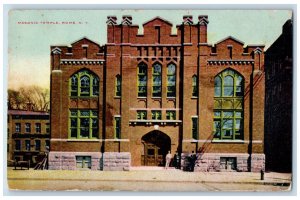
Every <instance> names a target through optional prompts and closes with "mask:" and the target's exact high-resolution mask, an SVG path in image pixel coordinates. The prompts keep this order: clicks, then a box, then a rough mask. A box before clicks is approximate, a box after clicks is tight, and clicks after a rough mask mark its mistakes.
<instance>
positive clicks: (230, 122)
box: [214, 110, 243, 139]
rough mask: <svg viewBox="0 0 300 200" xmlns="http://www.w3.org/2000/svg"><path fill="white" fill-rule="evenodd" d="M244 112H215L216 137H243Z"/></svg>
mask: <svg viewBox="0 0 300 200" xmlns="http://www.w3.org/2000/svg"><path fill="white" fill-rule="evenodd" d="M242 119H243V118H242V112H241V111H233V110H224V111H223V110H222V111H215V112H214V132H215V138H219V139H242V137H241V136H242Z"/></svg>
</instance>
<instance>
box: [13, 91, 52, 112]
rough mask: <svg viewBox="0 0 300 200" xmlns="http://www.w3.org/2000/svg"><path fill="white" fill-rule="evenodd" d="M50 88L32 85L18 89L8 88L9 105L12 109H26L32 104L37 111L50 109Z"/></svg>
mask: <svg viewBox="0 0 300 200" xmlns="http://www.w3.org/2000/svg"><path fill="white" fill-rule="evenodd" d="M49 96H50V94H49V89H45V88H41V87H40V86H36V85H32V86H26V87H21V88H19V89H18V90H12V89H9V90H8V107H9V108H10V109H26V108H27V106H28V105H29V104H30V105H31V106H32V109H33V110H35V111H48V110H49V105H50V104H49Z"/></svg>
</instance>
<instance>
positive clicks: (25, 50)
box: [7, 10, 292, 89]
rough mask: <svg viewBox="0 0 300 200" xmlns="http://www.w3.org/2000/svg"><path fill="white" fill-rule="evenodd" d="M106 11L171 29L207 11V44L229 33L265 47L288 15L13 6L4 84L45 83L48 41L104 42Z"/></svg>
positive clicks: (285, 12) (47, 81)
mask: <svg viewBox="0 0 300 200" xmlns="http://www.w3.org/2000/svg"><path fill="white" fill-rule="evenodd" d="M108 15H116V16H117V17H118V22H120V21H121V18H122V15H132V17H133V24H138V25H140V26H141V25H142V24H143V23H144V22H146V21H148V20H150V19H152V18H154V17H155V16H160V17H162V18H164V19H166V20H168V21H170V22H172V23H173V33H176V29H175V26H176V25H177V24H180V23H181V22H182V16H183V15H193V17H194V22H197V16H198V15H208V19H209V24H208V42H209V43H212V44H213V43H215V42H217V41H219V40H221V39H223V38H225V37H227V36H229V35H231V36H233V37H235V38H237V39H239V40H241V41H243V42H245V45H247V44H265V45H266V49H267V48H268V47H269V46H270V45H271V44H272V43H273V42H274V41H275V40H276V39H277V37H278V36H279V35H280V34H281V32H282V25H283V24H284V23H285V22H286V20H288V19H291V18H292V12H291V11H289V10H168V11H166V10H122V11H121V10H85V11H80V10H76V11H74V10H73V11H71V10H69V11H66V10H60V11H58V10H57V11H54V10H52V11H51V10H48V11H46V10H13V11H10V12H9V22H8V70H7V71H8V88H14V89H17V88H19V87H20V86H25V85H33V84H36V85H40V86H42V87H47V88H49V87H50V45H61V44H63V45H69V44H71V43H72V42H74V41H76V40H78V39H80V38H82V37H84V36H85V37H88V38H89V39H91V40H93V41H96V42H98V43H99V44H101V45H102V44H105V43H106V19H107V18H106V17H107V16H108ZM24 22H30V23H32V24H22V23H24ZM43 22H58V23H59V24H46V23H43ZM63 22H75V23H76V24H68V23H67V24H63ZM139 31H140V33H142V28H141V27H140V30H139Z"/></svg>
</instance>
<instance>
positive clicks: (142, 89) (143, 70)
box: [138, 63, 147, 97]
mask: <svg viewBox="0 0 300 200" xmlns="http://www.w3.org/2000/svg"><path fill="white" fill-rule="evenodd" d="M138 97H147V65H145V64H144V63H141V64H139V66H138Z"/></svg>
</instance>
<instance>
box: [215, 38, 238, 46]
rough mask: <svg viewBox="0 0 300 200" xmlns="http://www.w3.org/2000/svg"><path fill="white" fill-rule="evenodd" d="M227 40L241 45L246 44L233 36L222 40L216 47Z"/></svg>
mask: <svg viewBox="0 0 300 200" xmlns="http://www.w3.org/2000/svg"><path fill="white" fill-rule="evenodd" d="M226 40H232V41H235V42H237V43H240V44H241V45H244V42H242V41H241V40H238V39H236V38H234V37H232V36H228V37H226V38H224V39H222V40H220V41H218V42H216V43H215V45H217V44H220V43H222V42H225V41H226Z"/></svg>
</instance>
